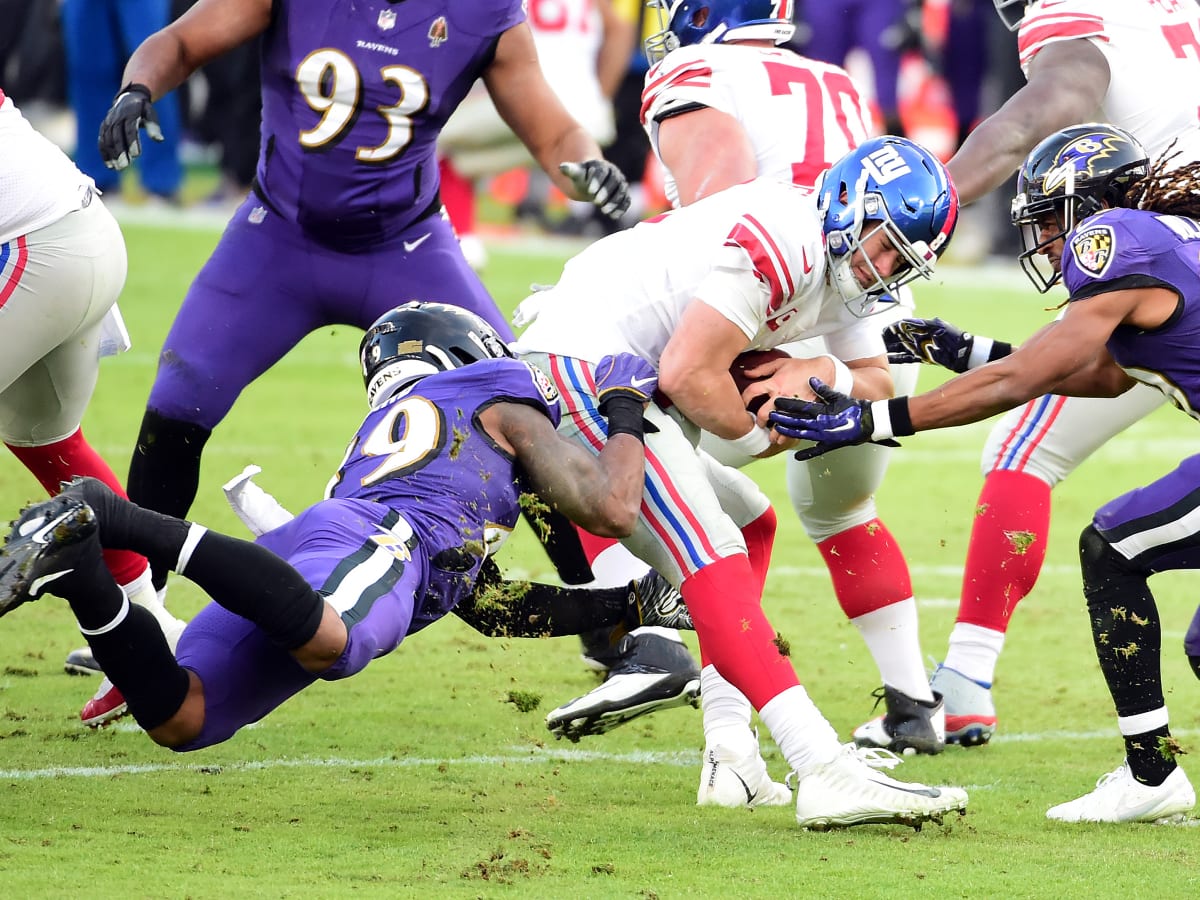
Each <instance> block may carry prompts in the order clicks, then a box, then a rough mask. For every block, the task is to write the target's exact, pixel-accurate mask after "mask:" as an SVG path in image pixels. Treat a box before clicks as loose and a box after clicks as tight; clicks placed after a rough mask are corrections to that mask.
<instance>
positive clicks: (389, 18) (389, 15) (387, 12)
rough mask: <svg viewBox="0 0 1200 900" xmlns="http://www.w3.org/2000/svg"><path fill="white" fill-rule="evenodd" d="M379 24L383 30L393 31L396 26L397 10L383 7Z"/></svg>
mask: <svg viewBox="0 0 1200 900" xmlns="http://www.w3.org/2000/svg"><path fill="white" fill-rule="evenodd" d="M378 24H379V28H380V30H381V31H391V30H392V29H393V28H395V27H396V11H395V10H394V9H381V10H380V11H379V23H378Z"/></svg>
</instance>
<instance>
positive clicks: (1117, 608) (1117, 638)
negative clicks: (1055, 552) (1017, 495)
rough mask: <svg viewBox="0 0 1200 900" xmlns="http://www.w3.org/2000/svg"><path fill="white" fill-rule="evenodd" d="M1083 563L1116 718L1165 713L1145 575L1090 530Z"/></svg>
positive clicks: (1154, 616)
mask: <svg viewBox="0 0 1200 900" xmlns="http://www.w3.org/2000/svg"><path fill="white" fill-rule="evenodd" d="M1080 560H1081V564H1082V569H1083V591H1084V594H1085V595H1086V596H1087V606H1088V613H1089V616H1090V618H1091V624H1092V641H1093V643H1094V644H1095V646H1096V657H1097V659H1098V660H1099V662H1100V669H1101V671H1102V672H1103V673H1104V680H1105V681H1106V682H1108V690H1109V693H1111V694H1112V698H1113V703H1114V704H1115V705H1116V707H1117V715H1119V716H1136V715H1140V714H1142V713H1146V712H1151V711H1153V710H1156V709H1161V708H1162V707H1163V706H1165V702H1164V700H1163V691H1162V674H1161V671H1160V667H1159V655H1160V651H1161V647H1162V636H1161V627H1160V625H1159V617H1158V607H1157V606H1156V605H1155V603H1154V595H1153V594H1151V593H1150V588H1149V586H1148V585H1147V584H1146V578H1147V573H1145V572H1142V571H1139V570H1138V569H1137V568H1136V567H1135V566H1134V565H1133V564H1131V563H1130V562H1129V561H1128V560H1126V559H1125V558H1124V557H1122V556H1121V555H1120V554H1119V553H1117V551H1116V550H1115V549H1113V547H1112V545H1111V544H1109V543H1108V542H1107V541H1106V540H1105V539H1104V538H1103V537H1102V536H1101V535H1100V533H1099V532H1098V531H1096V529H1095V528H1094V527H1093V526H1091V525H1089V526H1088V527H1087V528H1086V529H1084V532H1083V535H1082V536H1081V537H1080Z"/></svg>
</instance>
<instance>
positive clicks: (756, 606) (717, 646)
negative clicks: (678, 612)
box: [680, 554, 800, 709]
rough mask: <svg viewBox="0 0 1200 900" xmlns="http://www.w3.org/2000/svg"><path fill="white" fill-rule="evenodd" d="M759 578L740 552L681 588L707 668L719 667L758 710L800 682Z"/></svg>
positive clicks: (712, 564) (688, 579) (689, 580)
mask: <svg viewBox="0 0 1200 900" xmlns="http://www.w3.org/2000/svg"><path fill="white" fill-rule="evenodd" d="M757 577H758V576H757V575H756V573H755V572H754V570H753V569H752V568H751V566H750V560H749V559H748V558H747V557H746V556H743V555H742V554H738V555H737V556H727V557H725V558H724V559H718V560H717V561H716V562H714V563H710V564H709V565H707V566H705V567H704V568H703V569H701V570H700V571H699V572H697V573H696V574H695V575H692V576H691V577H689V578H687V579H686V580H685V581H684V582H683V587H682V588H681V589H680V590H681V592H682V593H683V598H684V600H685V601H686V602H687V605H688V610H689V611H690V612H691V614H692V621H693V622H695V623H696V637H697V638H699V640H700V649H701V655H702V658H703V660H704V663H705V665H708V664H710V663H711V664H712V665H714V666H716V667H717V669H718V670H719V671H720V672H721V674H722V675H723V676H724V677H725V680H726V681H728V682H729V683H730V684H732V685H733V686H734V687H736V688H738V689H739V690H740V691H741V692H742V693H743V694H745V695H746V697H747V698H748V699H749V700H750V703H751V705H752V706H753V707H754V708H755V709H762V708H763V706H764V705H765V704H766V703H767V702H768V701H769V700H771V699H772V698H774V697H776V696H778V695H779V694H781V693H782V692H783V691H786V690H787V689H788V688H790V687H794V686H795V685H797V684H799V683H800V681H799V679H798V678H797V677H796V671H795V669H793V668H792V665H791V663H790V661H789V660H788V657H787V656H786V655H784V652H781V647H780V645H779V643H778V642H777V640H776V634H775V629H774V628H773V627H771V623H770V622H768V621H767V617H766V615H765V614H764V613H763V611H762V604H761V602H760V601H761V598H760V597H759V596H758V594H757V593H756V592H755V590H754V584H755V582H756V580H757Z"/></svg>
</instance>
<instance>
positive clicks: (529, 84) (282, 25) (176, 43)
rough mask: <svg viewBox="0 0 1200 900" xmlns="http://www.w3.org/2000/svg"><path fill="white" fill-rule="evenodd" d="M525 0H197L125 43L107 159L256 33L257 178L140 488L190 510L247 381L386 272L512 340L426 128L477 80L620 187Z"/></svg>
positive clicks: (358, 313)
mask: <svg viewBox="0 0 1200 900" xmlns="http://www.w3.org/2000/svg"><path fill="white" fill-rule="evenodd" d="M524 6H525V4H524V2H523V0H487V2H481V3H471V4H464V3H447V2H439V3H420V4H414V3H389V2H385V0H367V2H351V0H334V2H333V3H329V2H313V0H200V2H198V3H197V4H196V5H195V6H193V7H191V9H189V10H188V11H187V12H186V13H185V14H184V15H183V16H181V17H180V18H179V19H177V20H176V21H175V22H173V23H171V24H170V25H169V26H167V27H166V28H165V29H163V30H162V31H159V32H157V33H156V34H154V35H152V36H151V37H149V38H148V39H147V40H146V41H145V42H143V43H142V45H141V46H140V47H138V48H137V50H135V51H134V53H133V56H132V57H131V58H130V60H129V63H128V64H127V66H126V68H125V73H124V76H123V80H124V87H123V88H122V90H121V92H120V93H119V94H118V95H117V97H116V99H115V100H114V101H113V105H112V108H111V109H110V110H109V113H108V115H107V116H106V117H105V120H104V122H103V123H102V124H101V128H100V138H99V140H100V152H101V155H102V156H103V157H104V159H105V161H106V163H107V164H108V165H109V166H111V167H113V168H117V169H120V168H123V167H124V166H127V165H128V164H129V161H130V159H131V158H133V157H136V156H137V155H138V154H139V152H140V150H141V139H142V138H141V134H140V132H141V131H142V130H144V131H145V134H146V135H147V136H150V137H154V136H155V135H156V134H157V133H158V132H159V131H160V130H161V129H159V127H158V125H157V124H156V120H155V114H154V108H153V106H152V103H151V101H152V100H154V99H155V98H157V97H160V96H162V95H163V94H164V93H166V92H168V91H170V90H172V89H174V88H175V87H177V86H178V85H179V84H180V83H181V82H182V81H183V80H184V79H185V78H186V77H187V76H188V75H190V74H191V73H192V72H193V71H194V70H195V69H196V68H198V67H199V66H202V65H203V64H204V63H205V62H207V61H208V60H209V59H211V58H213V57H214V56H217V55H218V54H220V53H222V52H224V51H225V50H228V49H230V48H232V47H235V46H237V45H238V44H240V43H241V42H243V41H245V40H247V39H249V38H251V37H253V36H255V35H262V38H263V41H264V43H263V54H262V57H263V58H262V94H263V124H262V149H261V154H260V158H259V165H258V173H257V176H256V178H255V184H254V190H253V192H252V194H251V196H250V197H249V198H248V199H247V200H246V202H245V203H244V204H242V206H241V207H240V208H239V209H238V211H237V212H236V213H235V214H234V215H233V218H232V219H231V221H230V223H229V225H228V226H227V227H226V230H225V233H224V235H223V237H222V239H221V241H220V243H219V244H218V246H217V248H216V250H215V251H214V252H213V255H212V256H211V258H210V259H209V261H208V262H207V264H206V265H205V266H204V268H203V269H202V270H201V271H200V273H199V275H198V276H197V277H196V279H195V281H194V282H193V283H192V286H191V288H190V289H189V291H188V294H187V296H186V297H185V298H184V301H183V305H182V308H181V309H180V311H179V313H178V315H177V316H176V318H175V321H174V324H173V325H172V327H171V330H170V332H169V333H168V335H167V338H166V341H165V343H164V345H163V349H162V353H161V357H160V359H161V365H160V366H159V369H158V373H157V375H156V377H155V381H154V385H153V387H152V388H151V391H150V397H149V401H148V403H147V407H146V413H145V417H144V418H143V421H142V425H141V429H140V431H139V433H138V439H137V446H136V449H135V452H134V455H133V459H132V461H131V463H130V471H129V482H128V487H129V491H130V496H131V497H132V498H133V499H134V500H135V501H136V502H138V503H140V504H143V505H145V506H147V507H148V508H151V509H154V510H157V511H159V512H164V513H168V514H171V515H176V516H183V515H185V514H186V513H187V511H188V509H189V508H190V507H191V505H192V502H193V500H194V499H195V494H196V489H197V485H198V482H199V478H200V459H201V454H202V453H203V450H204V446H205V444H206V442H207V441H208V439H209V437H210V435H211V434H212V431H213V429H214V428H216V426H217V425H218V424H219V423H220V422H221V420H222V419H223V418H224V417H225V415H226V413H228V411H229V409H230V408H231V406H232V405H233V403H234V401H235V400H236V399H237V397H238V395H239V394H240V393H241V391H242V390H243V389H244V388H245V387H246V386H247V385H248V384H250V383H251V382H253V381H254V380H255V379H256V378H258V377H259V376H260V375H261V374H262V373H263V372H265V371H266V370H267V369H269V368H270V367H271V366H272V365H274V364H275V363H276V362H277V361H278V360H279V359H280V358H282V357H283V356H284V355H285V354H286V353H287V352H288V351H289V350H290V349H291V348H292V347H294V346H295V345H296V343H297V342H299V341H300V339H301V338H303V337H304V336H305V335H306V334H308V333H310V332H312V331H314V330H316V329H318V328H321V327H323V326H325V325H331V324H337V323H343V324H352V325H356V326H359V327H361V328H366V327H367V326H369V325H370V324H371V323H372V322H373V321H374V320H375V319H376V318H378V316H379V315H380V314H382V313H383V312H384V311H386V310H387V309H389V308H390V307H391V306H392V305H393V304H394V302H395V295H396V285H401V286H402V289H403V292H404V293H405V294H407V295H409V296H420V297H424V298H431V299H437V298H441V299H444V300H446V301H447V302H451V303H454V304H456V305H460V306H462V307H464V308H465V309H469V310H471V311H473V312H476V313H478V314H479V315H481V316H482V317H483V318H484V319H486V320H488V321H489V322H491V324H492V325H493V326H494V327H495V328H496V329H497V331H499V332H500V334H501V336H502V337H505V338H508V337H511V331H510V330H509V327H508V324H507V322H506V321H505V320H504V317H503V316H502V315H501V313H500V312H499V310H498V309H497V308H496V306H495V304H494V303H493V301H492V299H491V297H490V296H488V293H487V291H486V290H485V289H484V286H483V284H482V283H481V282H480V281H479V278H478V277H477V276H476V275H475V273H474V272H472V271H471V268H470V267H469V266H468V265H467V263H466V261H465V260H464V259H463V256H462V253H461V252H460V250H459V247H458V243H457V241H456V239H455V237H454V234H453V232H452V230H451V228H450V226H449V224H448V223H447V222H446V220H445V219H444V218H443V217H442V215H441V201H440V200H439V196H438V173H437V161H436V157H435V143H436V140H437V134H438V131H439V130H440V129H441V127H442V125H443V124H444V123H445V121H446V119H447V117H448V116H449V115H450V113H451V112H452V111H453V109H454V108H455V106H457V104H458V103H459V102H460V101H461V100H462V98H463V97H464V96H465V95H466V93H467V90H468V89H469V88H470V86H471V84H472V83H473V82H474V81H475V80H476V78H479V77H482V78H483V80H484V83H485V84H486V85H487V89H488V91H489V93H490V94H491V96H492V99H493V100H494V101H495V102H496V105H497V108H498V109H499V110H500V111H501V113H502V114H503V115H504V117H505V119H506V120H507V121H508V122H509V123H510V124H511V125H512V127H513V130H514V131H515V132H516V133H517V135H518V136H519V137H520V138H521V140H522V141H523V142H524V143H525V144H526V146H527V147H528V148H529V150H530V152H531V153H532V154H533V156H534V157H535V158H536V159H537V160H538V163H539V164H540V165H541V166H543V167H544V168H546V170H547V171H548V172H549V173H550V176H551V177H552V178H553V179H554V181H555V183H556V184H557V185H558V186H559V187H560V188H561V189H562V190H563V191H564V192H566V193H567V194H568V195H569V196H571V197H574V198H577V199H580V200H592V201H594V202H595V203H596V204H597V205H598V206H600V207H601V209H602V210H604V211H606V212H608V213H611V214H614V215H616V214H619V213H620V211H621V210H622V209H624V207H625V206H626V205H627V204H628V190H627V186H626V184H625V180H624V178H623V177H622V176H621V175H620V173H619V172H618V171H617V170H616V169H615V167H613V166H612V165H611V164H609V163H607V162H605V161H604V160H603V159H602V158H601V154H600V149H599V147H597V145H596V143H595V141H594V140H592V138H591V137H590V136H589V135H588V134H587V132H586V131H584V130H583V128H582V127H580V125H579V124H578V123H577V122H575V120H574V119H572V118H571V116H570V114H569V113H568V112H567V111H566V109H565V108H564V107H563V105H562V103H561V102H560V101H559V100H558V98H557V97H556V96H555V94H554V92H553V91H552V90H551V89H550V87H549V85H547V84H546V81H545V79H544V78H543V76H542V72H541V69H540V68H539V67H538V62H537V53H536V50H535V49H534V46H533V38H532V36H531V35H530V32H529V26H528V25H527V24H526V23H525V12H524ZM560 169H561V171H560ZM164 576H165V573H164ZM155 578H156V584H157V585H158V586H159V587H162V586H164V584H165V582H164V581H163V580H162V577H160V576H159V575H158V574H157V573H156V575H155Z"/></svg>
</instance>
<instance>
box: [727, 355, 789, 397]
mask: <svg viewBox="0 0 1200 900" xmlns="http://www.w3.org/2000/svg"><path fill="white" fill-rule="evenodd" d="M787 357H788V354H787V353H785V352H784V351H783V350H779V349H774V350H747V351H746V352H745V353H739V354H738V355H737V358H736V359H734V361H733V365H732V366H730V367H729V374H730V375H732V376H733V383H734V384H736V385H737V389H738V392H739V393H741V392H742V391H744V390H746V388H747V387H749V386H750V385H752V384H753V383H754V382H756V381H761V380H762V379H761V378H751V377H750V376H748V375H747V374H746V370H747V369H754V368H757V367H758V366H761V365H762V364H763V363H765V362H770V361H771V360H773V359H786V358H787ZM764 399H766V398H764V397H759V398H756V399H755V400H753V401H751V402H750V403H749V404H748V405H747V407H746V409H747V410H749V411H750V412H757V411H758V407H760V406H762V404H763V400H764Z"/></svg>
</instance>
